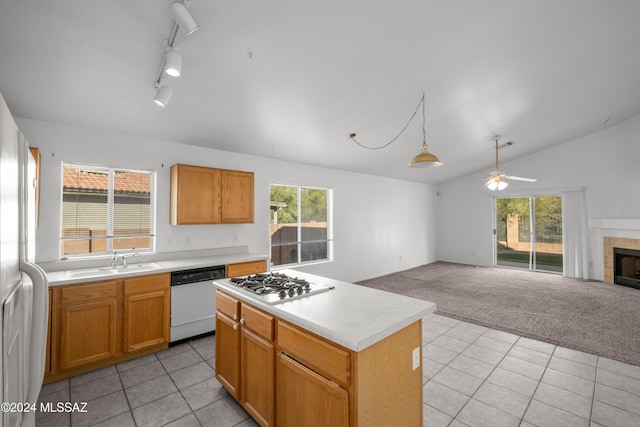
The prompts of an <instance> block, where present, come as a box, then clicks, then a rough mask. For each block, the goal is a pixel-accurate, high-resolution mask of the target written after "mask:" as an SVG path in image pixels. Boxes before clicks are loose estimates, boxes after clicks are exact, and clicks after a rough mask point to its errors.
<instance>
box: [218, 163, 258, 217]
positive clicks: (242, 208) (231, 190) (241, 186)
mask: <svg viewBox="0 0 640 427" xmlns="http://www.w3.org/2000/svg"><path fill="white" fill-rule="evenodd" d="M220 195H221V205H220V206H221V214H220V222H222V223H224V224H231V223H252V222H253V172H240V171H232V170H221V171H220Z"/></svg>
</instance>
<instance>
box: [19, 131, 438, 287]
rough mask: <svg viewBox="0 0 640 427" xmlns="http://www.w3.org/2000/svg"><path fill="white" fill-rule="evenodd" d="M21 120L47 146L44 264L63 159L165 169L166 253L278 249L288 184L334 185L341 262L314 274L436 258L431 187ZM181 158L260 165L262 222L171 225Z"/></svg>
mask: <svg viewBox="0 0 640 427" xmlns="http://www.w3.org/2000/svg"><path fill="white" fill-rule="evenodd" d="M17 123H18V126H19V127H20V129H21V130H22V132H23V133H24V134H25V136H26V138H27V139H28V140H29V143H30V144H31V145H32V146H35V147H38V148H39V149H40V150H41V154H42V187H41V196H40V197H41V199H40V228H39V229H38V232H37V248H36V249H37V255H36V257H37V261H39V262H42V261H53V260H57V259H58V256H59V254H58V246H59V240H58V239H59V232H60V230H59V228H60V226H59V222H60V171H61V167H60V165H61V162H63V161H64V162H71V163H79V164H90V165H99V166H107V167H122V168H132V169H144V170H156V171H157V208H158V211H157V225H156V232H157V248H156V249H157V251H158V252H173V251H181V250H194V249H207V248H218V247H229V246H237V245H248V246H249V248H250V250H251V251H252V252H257V253H263V254H268V252H269V185H270V184H271V183H281V184H298V185H307V186H314V187H325V188H332V189H333V197H334V239H335V244H334V262H332V263H323V264H316V265H310V266H307V267H304V268H303V269H304V270H305V271H307V272H310V273H315V274H321V275H325V276H328V277H332V278H336V279H340V280H346V281H356V280H360V279H364V278H370V277H376V276H379V275H383V274H386V273H390V272H394V271H399V270H403V269H406V268H410V267H414V266H418V265H422V264H426V263H429V262H433V261H434V260H435V259H436V251H435V235H434V234H433V233H434V230H435V225H434V223H433V220H434V217H435V215H434V212H435V201H436V200H435V190H434V187H432V186H429V185H425V184H419V183H413V182H406V181H399V180H392V179H387V178H380V177H374V176H368V175H362V174H355V173H349V172H344V171H339V170H332V169H326V168H319V167H313V166H307V165H302V164H295V163H289V162H283V161H278V160H273V159H265V158H260V157H254V156H248V155H242V154H236V153H230V152H225V151H218V150H212V149H207V148H202V147H194V146H189V145H184V144H178V143H174V142H169V141H163V140H151V139H146V138H140V137H136V136H132V135H124V134H118V133H114V132H107V131H100V130H95V129H88V128H82V127H75V126H68V125H61V124H54V123H49V122H43V121H36V120H30V119H17ZM175 163H185V164H193V165H200V166H210V167H220V168H227V169H237V170H246V171H253V172H255V223H254V224H239V225H235V224H220V225H189V226H171V225H169V175H170V172H169V168H170V167H171V165H173V164H175ZM236 235H237V241H236V240H235V239H234V237H235V236H236ZM187 241H189V243H187Z"/></svg>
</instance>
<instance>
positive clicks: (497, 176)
mask: <svg viewBox="0 0 640 427" xmlns="http://www.w3.org/2000/svg"><path fill="white" fill-rule="evenodd" d="M494 138H495V140H496V168H495V169H494V170H492V171H491V172H489V179H488V180H487V182H486V183H485V184H484V185H485V187H487V188H488V189H489V190H491V191H495V190H498V191H500V190H504V189H505V188H507V185H509V183H507V182H505V181H504V180H505V179H512V180H514V181H526V182H536V181H537V179H535V178H523V177H521V176H511V175H505V174H504V173H502V172H500V170H499V169H498V140H499V139H500V135H496V136H495V137H494ZM512 144H513V143H507V145H512Z"/></svg>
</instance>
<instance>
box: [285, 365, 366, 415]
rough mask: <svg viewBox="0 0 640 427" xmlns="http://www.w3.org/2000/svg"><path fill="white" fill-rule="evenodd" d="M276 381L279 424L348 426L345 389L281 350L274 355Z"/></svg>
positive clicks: (347, 395) (347, 394)
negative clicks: (275, 357) (275, 358)
mask: <svg viewBox="0 0 640 427" xmlns="http://www.w3.org/2000/svg"><path fill="white" fill-rule="evenodd" d="M276 383H277V387H276V417H277V425H278V426H279V427H299V426H305V427H347V426H349V393H348V392H347V390H345V389H343V388H342V387H340V386H339V385H337V384H336V383H334V382H332V381H329V380H328V379H326V378H324V377H322V376H320V375H318V374H317V373H316V372H314V371H312V370H311V369H308V368H307V367H305V366H304V365H302V364H300V363H298V362H296V361H295V360H293V359H291V358H289V357H288V356H286V355H285V354H282V353H278V355H277V360H276ZM369 425H376V424H375V423H373V424H369Z"/></svg>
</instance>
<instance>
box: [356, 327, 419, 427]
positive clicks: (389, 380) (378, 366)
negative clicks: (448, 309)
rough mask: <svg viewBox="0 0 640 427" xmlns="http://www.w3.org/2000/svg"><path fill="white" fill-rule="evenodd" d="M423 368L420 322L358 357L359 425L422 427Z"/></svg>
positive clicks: (369, 348)
mask: <svg viewBox="0 0 640 427" xmlns="http://www.w3.org/2000/svg"><path fill="white" fill-rule="evenodd" d="M414 351H416V352H417V360H418V365H417V366H414V364H413V355H414ZM421 368H422V321H421V320H419V321H417V322H415V323H413V324H411V325H409V326H407V327H405V328H404V329H401V330H400V331H398V332H396V333H395V334H393V335H390V336H389V337H387V338H385V339H383V340H382V341H379V342H377V343H376V344H374V345H372V346H371V347H367V348H365V349H364V350H362V351H360V352H358V353H356V370H357V372H358V375H357V377H356V380H355V383H356V384H355V385H356V393H357V395H358V402H357V410H356V414H355V416H356V419H357V425H359V426H370V425H379V426H394V427H395V426H405V427H410V426H421V425H422V369H421ZM390 399H393V404H389V402H390Z"/></svg>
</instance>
